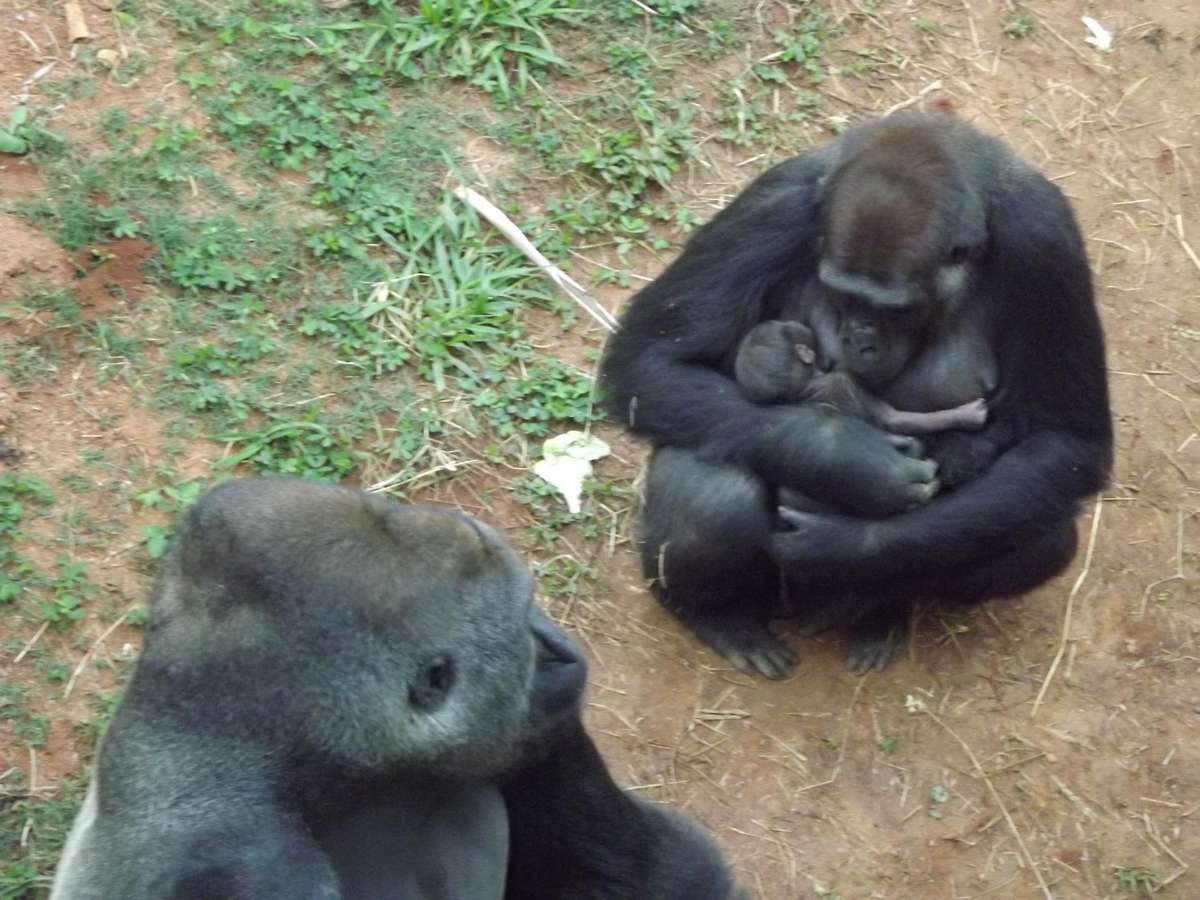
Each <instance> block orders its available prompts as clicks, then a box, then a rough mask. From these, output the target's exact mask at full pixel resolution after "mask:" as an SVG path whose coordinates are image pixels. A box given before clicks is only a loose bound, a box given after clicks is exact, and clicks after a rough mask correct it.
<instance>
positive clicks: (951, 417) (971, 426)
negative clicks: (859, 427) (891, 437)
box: [860, 391, 988, 434]
mask: <svg viewBox="0 0 1200 900" xmlns="http://www.w3.org/2000/svg"><path fill="white" fill-rule="evenodd" d="M860 399H861V400H862V404H863V407H864V408H865V409H866V413H867V418H869V419H870V420H871V421H872V422H874V423H875V424H876V425H878V426H879V427H880V428H882V429H884V430H885V431H890V432H892V433H894V434H933V433H934V432H938V431H949V430H951V429H955V428H958V429H962V430H964V431H978V430H979V429H980V428H982V427H983V426H984V424H985V423H986V422H987V413H988V410H987V403H986V401H984V400H983V399H982V398H980V399H979V400H972V401H971V402H970V403H964V404H963V405H962V406H956V407H954V408H953V409H937V410H934V411H932V412H905V411H904V410H900V409H896V408H895V407H894V406H891V405H890V404H888V403H885V402H884V401H882V400H880V399H879V398H878V397H875V396H872V395H871V394H868V393H867V392H866V391H862V392H861V397H860Z"/></svg>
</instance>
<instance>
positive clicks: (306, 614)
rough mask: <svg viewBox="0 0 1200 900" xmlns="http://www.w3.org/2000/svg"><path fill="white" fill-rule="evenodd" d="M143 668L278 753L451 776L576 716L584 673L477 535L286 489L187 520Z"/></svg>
mask: <svg viewBox="0 0 1200 900" xmlns="http://www.w3.org/2000/svg"><path fill="white" fill-rule="evenodd" d="M146 657H147V658H148V659H153V660H154V661H155V663H156V664H157V665H160V666H163V667H167V668H169V669H170V670H171V672H172V675H171V677H172V679H174V680H175V681H176V682H179V681H181V680H182V681H190V682H194V683H195V684H196V685H197V688H196V689H197V691H202V692H203V693H205V694H206V695H208V696H209V697H210V698H211V699H212V701H213V702H214V703H216V704H218V705H221V706H222V707H223V708H226V709H228V710H229V712H228V713H226V714H225V715H226V717H227V718H228V717H232V716H236V715H237V713H238V710H245V711H249V712H246V716H247V720H246V721H244V722H242V724H241V725H240V726H239V727H242V728H245V729H253V730H255V731H257V732H260V733H263V734H264V735H265V737H266V739H267V740H270V741H272V742H275V743H276V744H279V745H283V746H282V748H281V749H285V750H286V751H287V752H288V753H297V754H300V755H301V756H314V755H315V756H316V757H318V758H329V759H331V760H334V761H337V762H338V763H339V764H342V765H346V766H351V767H359V768H368V769H371V768H379V767H399V768H404V769H409V770H411V771H415V772H422V771H425V772H431V773H432V772H438V773H443V772H444V773H450V774H455V775H460V776H472V775H481V776H486V775H489V774H492V773H495V772H497V771H499V770H501V769H502V768H504V767H505V766H507V765H508V764H509V763H511V762H512V761H513V759H514V758H515V757H516V754H517V753H518V752H519V750H520V748H521V746H522V744H523V742H524V741H525V740H526V739H528V738H529V737H530V736H531V735H533V734H536V733H538V732H540V731H541V730H542V729H544V728H546V727H548V726H549V725H552V724H553V722H554V721H555V720H557V719H561V718H562V717H563V716H564V715H567V714H568V713H570V714H574V712H575V709H576V707H577V704H578V701H579V696H580V694H581V692H582V689H583V683H584V680H585V673H586V666H585V664H584V661H583V656H582V654H581V653H580V651H579V648H578V647H577V646H576V645H575V644H574V642H573V641H571V640H570V639H569V638H568V637H567V636H566V635H565V634H563V633H562V632H561V631H560V630H559V629H558V628H557V627H555V626H554V625H553V624H552V623H551V622H550V621H549V620H548V619H547V618H546V617H545V616H544V615H542V614H541V613H540V612H539V611H538V610H537V609H536V607H535V606H534V604H533V580H532V578H531V577H530V575H529V572H528V571H527V570H526V568H525V566H524V565H522V564H521V562H520V561H519V560H518V559H517V557H516V555H515V554H514V553H513V551H512V550H511V549H510V548H509V546H508V544H507V543H506V542H505V541H504V539H503V538H502V537H501V536H500V535H499V534H497V533H496V532H495V531H493V530H492V529H491V528H489V527H488V526H486V525H484V524H482V523H480V522H478V521H476V520H475V519H472V518H470V517H468V516H464V515H460V514H458V513H453V512H447V511H444V510H439V509H434V508H430V507H419V506H405V505H402V504H399V503H397V502H395V501H393V500H391V499H390V498H386V497H383V496H379V495H371V494H366V493H364V492H362V491H357V490H353V489H349V488H342V487H334V486H331V485H322V484H315V483H312V482H305V481H299V480H295V479H248V480H245V481H235V482H230V483H227V484H225V485H222V486H221V487H218V488H216V489H214V490H213V491H211V492H210V493H209V494H208V495H206V496H205V498H203V499H202V500H201V501H200V502H199V503H198V504H197V505H196V507H194V508H193V510H192V511H191V513H190V514H189V515H188V517H187V518H186V520H185V522H184V524H183V527H182V528H181V529H180V536H179V539H178V541H177V550H176V552H175V554H174V555H173V557H172V559H171V561H170V562H169V564H168V569H167V571H166V572H165V574H164V577H163V579H162V580H161V582H160V588H159V592H158V597H157V598H156V602H155V611H154V620H153V622H152V626H151V629H150V634H149V635H148V637H147V649H146ZM223 697H237V698H239V700H238V702H237V703H229V702H227V701H224V700H222V699H221V698H223ZM181 715H182V713H181Z"/></svg>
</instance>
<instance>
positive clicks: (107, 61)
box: [96, 47, 121, 69]
mask: <svg viewBox="0 0 1200 900" xmlns="http://www.w3.org/2000/svg"><path fill="white" fill-rule="evenodd" d="M96 59H98V60H100V63H101V65H104V66H107V67H108V68H110V69H115V68H116V67H117V63H119V62H120V61H121V54H120V53H118V52H117V51H116V50H110V49H109V48H108V47H105V48H104V49H103V50H97V51H96Z"/></svg>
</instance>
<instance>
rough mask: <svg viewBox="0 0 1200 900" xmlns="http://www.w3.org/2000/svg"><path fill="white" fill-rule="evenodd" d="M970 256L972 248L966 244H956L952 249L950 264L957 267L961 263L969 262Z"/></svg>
mask: <svg viewBox="0 0 1200 900" xmlns="http://www.w3.org/2000/svg"><path fill="white" fill-rule="evenodd" d="M970 255H971V248H970V247H968V246H967V245H966V244H956V245H955V246H953V247H951V248H950V257H949V262H950V264H951V265H954V266H956V265H958V264H959V263H965V262H966V261H967V257H968V256H970Z"/></svg>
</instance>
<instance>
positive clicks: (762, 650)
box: [669, 606, 796, 680]
mask: <svg viewBox="0 0 1200 900" xmlns="http://www.w3.org/2000/svg"><path fill="white" fill-rule="evenodd" d="M669 608H670V609H671V611H672V612H673V613H675V615H677V616H678V617H679V618H680V620H681V621H682V622H683V623H684V624H685V625H687V626H688V628H690V629H691V630H692V631H693V632H694V633H695V635H696V637H698V638H700V640H702V641H704V643H706V644H708V646H710V647H712V648H713V649H714V650H716V651H717V652H718V653H720V654H721V655H722V656H724V657H725V658H726V659H727V660H729V661H730V662H731V663H732V664H733V666H734V668H736V669H737V670H738V671H740V672H745V673H746V674H747V675H764V676H766V677H767V678H771V679H776V680H778V679H780V678H786V677H787V676H788V675H790V674H791V672H792V666H794V665H795V664H796V656H795V654H794V653H793V652H792V651H791V649H790V648H789V647H788V646H787V644H785V643H784V642H783V641H781V640H780V639H779V638H777V637H776V636H775V635H774V634H773V633H772V632H771V629H770V626H768V624H767V623H766V621H764V620H763V619H762V618H760V617H759V616H757V615H755V614H753V613H749V612H745V611H743V610H739V609H730V608H729V607H723V608H718V609H699V610H697V609H688V608H680V607H674V606H672V607H669Z"/></svg>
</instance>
